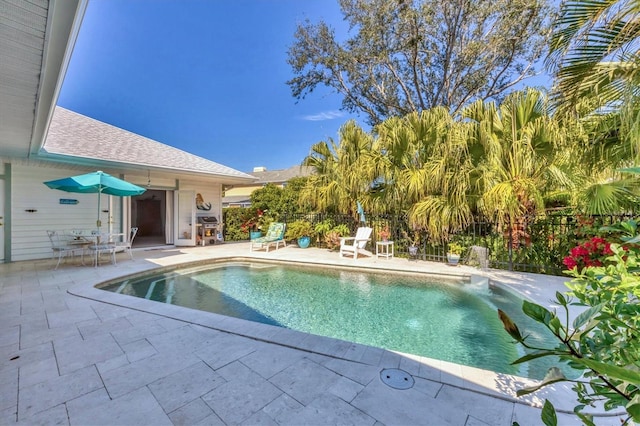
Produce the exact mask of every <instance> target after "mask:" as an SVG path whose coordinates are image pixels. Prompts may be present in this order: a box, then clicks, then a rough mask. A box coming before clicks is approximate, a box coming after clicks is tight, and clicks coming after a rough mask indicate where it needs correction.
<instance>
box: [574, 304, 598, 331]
mask: <svg viewBox="0 0 640 426" xmlns="http://www.w3.org/2000/svg"><path fill="white" fill-rule="evenodd" d="M602 306H603V305H602V304H600V305H597V306H593V307H591V308H589V309H587V310H586V311H584V312H582V313H581V314H580V315H578V316H577V317H576V318H575V319H574V320H573V328H574V329H577V328H580V327H582V326H583V325H585V324H586V323H587V322H589V321H591V319H592V318H593V317H595V316H596V315H598V314H599V313H600V311H601V310H602Z"/></svg>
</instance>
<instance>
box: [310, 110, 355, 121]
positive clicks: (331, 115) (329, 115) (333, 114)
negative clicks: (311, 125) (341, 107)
mask: <svg viewBox="0 0 640 426" xmlns="http://www.w3.org/2000/svg"><path fill="white" fill-rule="evenodd" d="M344 116H345V113H344V112H342V111H338V110H333V111H324V112H321V113H318V114H313V115H305V116H303V117H302V119H303V120H307V121H324V120H333V119H335V118H340V117H344Z"/></svg>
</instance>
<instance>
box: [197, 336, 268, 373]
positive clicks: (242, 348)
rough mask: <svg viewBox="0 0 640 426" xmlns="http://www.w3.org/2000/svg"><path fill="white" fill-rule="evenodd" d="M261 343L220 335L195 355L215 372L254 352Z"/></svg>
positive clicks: (244, 338)
mask: <svg viewBox="0 0 640 426" xmlns="http://www.w3.org/2000/svg"><path fill="white" fill-rule="evenodd" d="M260 345H261V343H260V342H257V341H255V340H252V339H249V338H246V337H240V336H235V335H232V334H226V333H220V335H219V337H217V338H216V339H215V340H214V341H213V342H212V343H211V344H209V345H207V346H206V347H202V348H200V349H199V350H198V351H197V352H196V353H195V354H196V355H197V356H198V357H199V358H200V359H202V360H203V361H204V362H206V363H207V364H208V365H209V366H210V367H211V368H213V369H215V370H217V369H218V368H221V367H223V366H225V365H227V364H230V363H232V362H234V361H236V360H238V359H240V358H243V357H245V356H247V355H249V354H250V353H252V352H254V351H255V350H256V348H258V347H260Z"/></svg>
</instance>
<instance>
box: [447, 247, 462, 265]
mask: <svg viewBox="0 0 640 426" xmlns="http://www.w3.org/2000/svg"><path fill="white" fill-rule="evenodd" d="M463 251H464V247H463V246H462V245H461V244H458V243H449V247H448V248H447V262H449V265H457V264H458V262H460V256H462V252H463Z"/></svg>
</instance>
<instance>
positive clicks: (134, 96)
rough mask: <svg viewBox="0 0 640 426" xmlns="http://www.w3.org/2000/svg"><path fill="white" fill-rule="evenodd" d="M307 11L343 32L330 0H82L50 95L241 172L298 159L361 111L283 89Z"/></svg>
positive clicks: (326, 95)
mask: <svg viewBox="0 0 640 426" xmlns="http://www.w3.org/2000/svg"><path fill="white" fill-rule="evenodd" d="M305 18H309V19H310V20H311V21H313V22H317V21H318V20H319V19H324V20H325V21H327V22H331V23H333V24H334V25H336V26H337V27H338V28H341V30H342V31H344V25H345V24H344V23H343V21H342V15H341V14H340V9H339V6H338V4H337V1H331V0H234V1H226V0H135V1H132V0H90V2H89V5H88V8H87V11H86V15H85V17H84V21H83V24H82V27H81V29H80V34H79V36H78V41H77V43H76V45H75V47H74V51H73V55H72V58H71V63H70V65H69V69H68V71H67V74H66V76H65V81H64V84H63V87H62V91H61V94H60V98H59V100H58V104H59V105H61V106H63V107H65V108H68V109H70V110H72V111H76V112H78V113H81V114H84V115H87V116H89V117H92V118H95V119H97V120H100V121H104V122H106V123H109V124H112V125H115V126H118V127H121V128H123V129H126V130H129V131H132V132H135V133H138V134H140V135H143V136H146V137H148V138H151V139H154V140H157V141H159V142H163V143H165V144H167V145H171V146H175V147H177V148H180V149H183V150H185V151H188V152H191V153H193V154H196V155H199V156H202V157H204V158H207V159H209V160H212V161H216V162H218V163H222V164H224V165H227V166H230V167H233V168H235V169H238V170H241V171H251V170H252V169H253V167H254V166H266V167H267V168H268V169H269V170H275V169H282V168H287V167H290V166H293V165H297V164H300V162H301V161H302V159H303V158H304V157H305V156H306V155H307V154H308V153H309V149H310V147H311V145H312V144H314V143H316V142H319V141H321V140H327V139H328V138H329V137H331V138H333V139H336V140H337V139H338V138H337V132H338V129H339V128H340V126H341V125H342V124H344V123H345V121H347V120H348V119H350V118H356V119H358V117H357V116H355V115H349V114H347V113H344V112H341V111H340V103H341V98H340V97H339V96H337V95H335V94H332V93H330V92H329V90H328V89H327V90H316V91H314V93H313V94H312V95H311V96H308V97H307V98H306V99H304V100H301V101H300V102H298V103H296V100H295V99H294V98H293V96H292V95H291V90H290V89H289V86H287V85H286V83H285V82H286V81H287V80H289V79H290V78H292V76H293V75H292V72H291V68H290V66H289V65H288V64H287V62H286V58H287V49H288V47H289V46H290V45H291V44H292V42H293V34H294V31H295V28H296V24H297V23H299V22H302V21H303V20H304V19H305ZM359 121H361V122H362V123H364V119H361V120H359Z"/></svg>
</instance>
